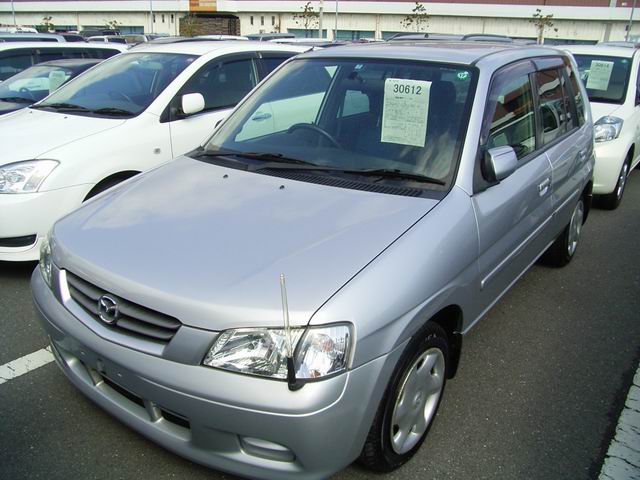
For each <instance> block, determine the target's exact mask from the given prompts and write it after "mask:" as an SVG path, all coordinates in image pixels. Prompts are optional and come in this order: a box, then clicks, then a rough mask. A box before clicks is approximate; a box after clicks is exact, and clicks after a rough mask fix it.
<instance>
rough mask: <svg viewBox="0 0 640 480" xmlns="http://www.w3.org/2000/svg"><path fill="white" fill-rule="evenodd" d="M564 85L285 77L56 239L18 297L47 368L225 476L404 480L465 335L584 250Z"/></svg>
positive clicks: (573, 85) (575, 113)
mask: <svg viewBox="0 0 640 480" xmlns="http://www.w3.org/2000/svg"><path fill="white" fill-rule="evenodd" d="M576 72H577V70H576V67H575V64H574V63H573V61H572V60H571V58H570V57H569V56H568V54H567V53H563V52H560V51H556V50H552V49H547V48H541V47H510V46H504V45H500V46H497V45H490V44H485V45H481V44H474V45H469V44H468V43H466V44H447V43H442V44H437V45H434V44H432V45H413V44H406V45H402V44H397V43H394V44H392V45H356V46H346V47H339V48H332V49H327V50H324V51H316V52H311V53H307V54H304V55H300V56H298V57H296V58H294V59H292V60H291V61H289V62H287V63H285V64H284V65H283V66H282V67H280V68H279V69H278V70H276V71H275V72H274V73H273V74H272V75H271V76H270V77H269V78H268V79H267V80H266V81H265V82H264V83H262V84H261V85H260V86H259V87H258V88H257V89H256V90H255V91H254V92H253V93H252V94H250V95H249V96H248V97H247V98H246V99H245V100H244V101H243V102H242V103H241V104H240V105H239V106H238V107H237V109H236V110H235V112H234V113H233V114H232V115H231V116H230V117H229V118H228V119H227V120H226V121H225V122H224V124H223V125H221V126H220V128H219V129H218V130H217V131H216V133H215V134H214V135H213V136H212V137H211V138H210V139H209V140H208V141H207V142H205V143H204V144H203V145H202V146H201V147H199V148H197V149H195V150H194V151H193V152H191V153H190V154H189V155H187V156H183V157H179V158H177V159H176V160H174V161H172V162H170V163H167V164H165V165H163V166H161V167H159V168H156V169H155V170H153V171H150V172H148V173H146V174H143V175H139V176H137V177H134V178H132V179H131V180H129V181H127V182H125V183H123V184H122V185H121V186H120V187H118V188H115V189H113V190H110V191H107V192H105V193H104V194H102V195H100V196H98V197H96V198H95V199H93V200H91V201H89V202H87V203H86V204H85V205H84V206H83V207H82V208H80V209H79V210H78V211H76V212H74V213H72V214H71V215H69V216H67V217H66V218H63V219H62V220H60V221H59V222H58V223H57V224H56V225H55V227H54V228H53V230H52V232H51V234H50V236H49V240H48V242H47V243H45V245H44V246H43V251H42V257H41V262H40V267H39V269H37V270H36V272H35V273H34V274H33V278H32V284H33V294H34V298H35V303H36V305H37V307H38V309H39V311H40V313H41V315H42V322H43V325H44V328H45V329H46V331H47V333H48V335H49V337H50V339H51V344H52V349H53V352H54V353H55V356H56V359H57V362H58V364H59V365H60V367H61V368H62V370H63V372H64V373H65V375H66V376H67V377H68V378H69V379H70V380H71V382H73V383H74V384H75V385H76V387H78V388H79V389H80V390H81V391H82V392H83V393H85V394H86V395H87V396H88V397H90V398H91V399H92V400H93V401H95V402H96V403H97V404H99V405H100V406H101V407H102V408H104V409H105V410H107V411H108V412H110V413H111V414H113V415H114V416H115V417H117V418H119V419H120V420H122V421H123V422H125V423H126V424H127V425H129V426H131V427H132V428H134V429H135V430H137V431H138V432H140V433H142V434H143V435H145V436H147V437H149V438H150V439H152V440H154V441H156V442H158V443H159V444H161V445H163V446H164V447H166V448H167V449H169V450H172V451H174V452H176V453H178V454H180V455H183V456H185V457H187V458H190V459H192V460H194V461H196V462H199V463H202V464H205V465H208V466H211V467H213V468H216V469H220V470H224V471H228V472H233V473H235V474H238V475H242V476H246V477H252V478H270V479H300V478H307V479H316V478H324V477H327V476H329V475H330V474H332V473H334V472H336V471H337V470H339V469H341V468H343V467H345V466H346V465H348V464H349V463H350V462H352V461H354V460H356V459H358V458H359V459H360V461H361V462H362V463H364V464H365V465H367V466H369V467H371V468H373V469H375V470H380V471H390V470H392V469H394V468H397V467H399V466H400V465H402V464H403V463H405V462H406V461H407V460H409V459H410V458H411V457H412V455H414V454H415V453H416V451H417V450H418V449H419V448H420V445H421V444H422V442H423V441H424V439H425V436H426V434H427V432H428V431H429V427H430V425H431V424H432V422H433V419H434V416H435V414H436V411H437V409H438V405H439V403H440V400H441V399H442V394H443V390H444V386H445V382H446V380H447V379H448V378H451V377H452V376H453V375H454V373H455V371H456V365H457V364H458V360H459V358H460V351H461V344H462V341H461V339H462V336H463V335H464V334H465V333H467V332H468V331H469V330H470V329H471V327H472V326H473V325H474V324H475V323H476V322H477V321H478V320H479V319H480V318H481V317H482V315H483V314H484V313H485V312H486V311H487V310H488V309H489V308H490V307H491V306H492V305H493V304H494V303H495V302H496V301H497V300H498V299H499V298H500V296H501V295H503V294H504V293H505V291H506V290H507V289H508V288H509V287H510V286H511V285H513V283H514V282H515V281H516V280H517V279H518V277H520V276H521V275H522V274H523V273H524V272H525V271H526V270H527V268H528V267H529V266H530V265H531V264H532V263H534V262H535V261H536V260H537V259H538V258H539V257H541V256H544V259H546V260H547V261H548V262H549V263H551V264H555V265H564V264H566V263H568V262H569V261H570V260H571V259H572V257H573V256H574V254H575V252H576V248H577V246H578V242H579V239H580V232H581V228H582V225H583V223H584V221H585V219H586V217H587V213H588V210H589V203H590V200H591V178H592V170H593V132H592V121H591V118H590V113H589V105H588V103H587V96H586V95H585V91H584V88H583V86H582V84H581V82H580V81H579V80H578V79H577V77H576ZM184 121H185V122H188V121H189V120H188V119H187V120H184ZM194 147H195V146H194ZM543 254H544V255H543Z"/></svg>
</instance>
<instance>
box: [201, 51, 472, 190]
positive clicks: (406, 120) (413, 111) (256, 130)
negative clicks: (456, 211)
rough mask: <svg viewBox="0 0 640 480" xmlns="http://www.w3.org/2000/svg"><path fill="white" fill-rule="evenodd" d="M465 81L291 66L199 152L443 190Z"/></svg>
mask: <svg viewBox="0 0 640 480" xmlns="http://www.w3.org/2000/svg"><path fill="white" fill-rule="evenodd" d="M474 75H475V73H474V69H472V68H465V67H459V66H454V65H443V64H433V63H426V62H397V61H385V60H363V59H359V60H330V59H322V60H320V59H309V60H295V61H292V62H290V63H289V64H287V65H285V66H284V67H283V68H281V69H280V70H279V71H278V72H276V74H275V75H274V76H273V77H271V79H270V80H269V81H268V82H267V83H265V84H264V85H263V86H262V87H261V88H259V90H257V91H256V92H255V93H254V94H253V95H251V96H250V97H249V98H248V99H247V101H246V102H245V103H244V104H242V105H241V106H240V107H239V109H238V110H237V111H236V112H235V113H234V114H233V115H232V116H231V117H230V118H229V120H228V121H227V122H225V124H224V125H223V126H222V127H221V128H220V129H219V130H218V131H217V132H216V133H215V134H214V135H213V137H212V138H211V139H210V140H209V142H208V143H207V145H206V146H205V148H204V152H203V154H205V155H208V156H209V157H211V156H212V155H215V154H216V152H232V154H234V155H236V156H237V157H238V158H242V154H248V155H245V157H249V158H251V159H254V160H255V159H261V160H266V159H270V160H272V161H271V162H270V163H272V164H274V163H277V161H278V157H280V159H281V160H282V162H286V163H294V162H297V163H298V164H302V163H303V162H304V163H305V164H306V165H304V168H305V170H306V171H309V172H313V171H314V170H319V171H320V170H325V171H339V170H342V171H346V172H348V173H349V174H356V175H357V174H358V172H364V173H367V174H371V173H374V172H380V173H383V172H384V173H387V174H389V173H392V174H393V176H394V177H396V179H402V176H401V174H405V173H406V174H407V175H406V177H405V179H409V178H410V177H413V180H419V178H418V176H423V177H425V178H427V177H429V178H432V179H434V180H435V182H429V183H425V186H426V187H427V188H437V189H444V188H446V185H447V184H448V183H449V182H450V180H451V179H452V177H453V175H454V172H455V169H456V165H457V161H458V157H459V153H460V150H461V147H462V142H463V140H464V138H463V137H464V129H465V125H466V121H465V119H466V118H467V116H468V113H467V112H468V107H469V104H470V102H471V99H472V97H473V95H472V85H473V84H474ZM308 164H311V165H308ZM289 166H290V167H291V168H296V167H294V166H293V165H289ZM300 168H302V165H301V166H300ZM387 176H388V175H387ZM375 181H378V180H375Z"/></svg>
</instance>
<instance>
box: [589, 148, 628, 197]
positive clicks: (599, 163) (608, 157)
mask: <svg viewBox="0 0 640 480" xmlns="http://www.w3.org/2000/svg"><path fill="white" fill-rule="evenodd" d="M628 151H629V147H628V146H627V145H626V143H625V139H623V138H617V139H615V140H611V141H609V142H599V143H596V144H595V153H596V163H595V166H594V169H593V193H594V195H607V194H609V193H611V192H613V191H614V190H615V188H616V185H617V183H618V176H619V175H620V170H621V169H622V164H623V162H624V161H625V160H626V158H627V153H628Z"/></svg>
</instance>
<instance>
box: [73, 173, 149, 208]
mask: <svg viewBox="0 0 640 480" xmlns="http://www.w3.org/2000/svg"><path fill="white" fill-rule="evenodd" d="M139 173H140V172H139V171H137V170H124V171H122V172H116V173H113V174H111V175H109V176H107V177H105V178H103V179H102V180H100V181H99V182H98V183H96V184H95V185H94V186H93V187H92V188H91V190H89V193H87V195H86V197H85V198H84V199H85V201H86V200H89V199H90V198H92V197H95V196H96V195H97V194H99V193H101V192H102V191H104V190H106V189H108V188H110V187H113V186H114V185H117V184H118V183H120V182H123V181H125V180H127V179H128V178H131V177H133V176H135V175H137V174H139Z"/></svg>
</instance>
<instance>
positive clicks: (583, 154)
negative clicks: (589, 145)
mask: <svg viewBox="0 0 640 480" xmlns="http://www.w3.org/2000/svg"><path fill="white" fill-rule="evenodd" d="M578 158H579V159H580V161H581V162H584V161H585V160H586V159H587V151H586V150H580V153H579V154H578Z"/></svg>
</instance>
